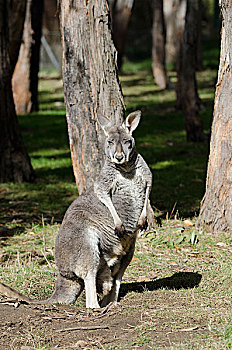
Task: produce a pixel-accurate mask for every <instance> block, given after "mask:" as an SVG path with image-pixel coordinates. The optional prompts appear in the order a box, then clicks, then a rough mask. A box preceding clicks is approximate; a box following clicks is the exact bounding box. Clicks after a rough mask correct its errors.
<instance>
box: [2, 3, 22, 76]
mask: <svg viewBox="0 0 232 350" xmlns="http://www.w3.org/2000/svg"><path fill="white" fill-rule="evenodd" d="M8 1H9V0H6V2H8ZM26 3H27V0H11V2H10V3H9V6H10V16H9V18H8V26H9V40H10V45H9V48H8V50H9V57H10V62H11V74H13V72H14V69H15V65H16V63H17V60H18V55H19V49H20V45H21V40H22V34H23V24H24V20H25V14H26Z"/></svg>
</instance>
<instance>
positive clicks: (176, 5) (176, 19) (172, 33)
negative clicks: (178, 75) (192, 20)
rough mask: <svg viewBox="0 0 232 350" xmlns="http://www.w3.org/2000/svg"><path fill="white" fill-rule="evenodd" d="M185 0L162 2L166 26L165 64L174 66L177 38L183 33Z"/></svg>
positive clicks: (164, 0)
mask: <svg viewBox="0 0 232 350" xmlns="http://www.w3.org/2000/svg"><path fill="white" fill-rule="evenodd" d="M186 5H187V0H163V11H164V19H165V26H166V50H165V51H166V62H167V63H172V64H176V56H177V51H178V37H179V34H180V32H181V31H183V32H184V24H185V14H186Z"/></svg>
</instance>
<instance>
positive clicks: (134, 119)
mask: <svg viewBox="0 0 232 350" xmlns="http://www.w3.org/2000/svg"><path fill="white" fill-rule="evenodd" d="M140 117H141V111H135V112H132V113H130V114H129V115H128V116H127V117H126V120H125V121H124V123H123V124H122V126H123V128H124V129H125V130H126V131H127V132H128V133H129V134H130V135H131V134H132V132H133V131H134V130H135V129H136V128H137V126H138V125H139V122H140Z"/></svg>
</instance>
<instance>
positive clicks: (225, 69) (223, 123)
mask: <svg viewBox="0 0 232 350" xmlns="http://www.w3.org/2000/svg"><path fill="white" fill-rule="evenodd" d="M221 9H222V17H223V24H222V32H221V56H220V65H219V71H218V81H217V87H216V95H215V102H214V119H213V125H212V134H211V142H210V155H209V162H208V170H207V179H206V192H205V195H204V198H203V200H202V203H201V208H200V216H199V221H198V223H199V224H200V225H201V226H202V227H206V228H207V229H208V230H210V231H212V232H214V233H220V232H223V231H224V232H230V233H231V231H232V215H231V213H232V187H231V184H232V137H231V135H232V119H231V111H232V94H231V91H232V73H231V69H232V49H231V38H232V3H231V1H230V0H221Z"/></svg>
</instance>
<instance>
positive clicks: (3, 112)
mask: <svg viewBox="0 0 232 350" xmlns="http://www.w3.org/2000/svg"><path fill="white" fill-rule="evenodd" d="M14 10H15V9H13V10H12V9H11V8H10V1H6V0H0V155H1V157H0V182H8V181H14V182H21V181H23V180H26V181H31V180H32V179H33V177H34V172H33V169H32V167H31V163H30V159H29V157H28V154H27V152H26V150H25V147H24V144H23V140H22V137H21V133H20V129H19V125H18V120H17V116H16V113H15V108H14V101H13V94H12V87H11V78H12V71H13V62H15V57H16V50H15V49H14V50H13V49H11V50H10V45H9V27H8V25H9V19H10V18H11V19H12V18H14V20H16V17H17V16H16V14H15V12H14ZM18 15H19V16H20V15H21V14H20V13H18ZM19 21H20V22H21V18H20V19H19ZM16 23H17V21H16ZM17 24H18V23H17ZM22 24H23V23H22ZM18 30H20V26H18ZM18 39H19V40H20V37H19V36H18ZM11 45H16V46H17V47H19V45H18V42H17V41H16V40H15V38H14V40H13V41H12V43H11ZM10 52H12V54H13V56H12V59H11V58H10Z"/></svg>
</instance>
